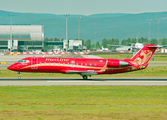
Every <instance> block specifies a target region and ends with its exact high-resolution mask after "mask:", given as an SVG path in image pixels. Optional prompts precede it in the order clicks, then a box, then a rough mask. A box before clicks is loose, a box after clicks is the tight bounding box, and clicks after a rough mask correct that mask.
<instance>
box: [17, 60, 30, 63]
mask: <svg viewBox="0 0 167 120" xmlns="http://www.w3.org/2000/svg"><path fill="white" fill-rule="evenodd" d="M17 62H18V63H28V62H29V60H19V61H17Z"/></svg>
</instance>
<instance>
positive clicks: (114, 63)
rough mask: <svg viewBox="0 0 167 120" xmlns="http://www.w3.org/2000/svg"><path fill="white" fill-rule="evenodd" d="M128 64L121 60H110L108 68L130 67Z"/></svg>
mask: <svg viewBox="0 0 167 120" xmlns="http://www.w3.org/2000/svg"><path fill="white" fill-rule="evenodd" d="M128 65H129V63H128V62H124V61H121V60H108V62H107V66H108V67H121V66H128Z"/></svg>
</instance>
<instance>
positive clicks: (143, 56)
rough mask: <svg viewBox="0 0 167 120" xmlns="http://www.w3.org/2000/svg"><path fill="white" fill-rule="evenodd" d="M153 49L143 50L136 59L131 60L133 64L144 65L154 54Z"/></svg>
mask: <svg viewBox="0 0 167 120" xmlns="http://www.w3.org/2000/svg"><path fill="white" fill-rule="evenodd" d="M152 53H153V52H152V51H151V50H143V51H142V52H141V53H140V55H139V56H138V57H137V58H136V59H135V60H134V61H131V63H132V64H134V65H136V66H137V65H142V64H144V63H146V62H148V61H149V59H150V58H151V56H152Z"/></svg>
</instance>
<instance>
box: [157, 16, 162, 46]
mask: <svg viewBox="0 0 167 120" xmlns="http://www.w3.org/2000/svg"><path fill="white" fill-rule="evenodd" d="M156 21H157V22H158V43H159V22H160V21H161V20H160V19H158V20H156Z"/></svg>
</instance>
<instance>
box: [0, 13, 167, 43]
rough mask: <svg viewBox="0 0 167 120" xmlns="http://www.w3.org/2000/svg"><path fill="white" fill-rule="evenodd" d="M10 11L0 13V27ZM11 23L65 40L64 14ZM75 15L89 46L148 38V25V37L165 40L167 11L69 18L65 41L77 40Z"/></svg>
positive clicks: (25, 16) (19, 17)
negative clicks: (30, 26)
mask: <svg viewBox="0 0 167 120" xmlns="http://www.w3.org/2000/svg"><path fill="white" fill-rule="evenodd" d="M10 13H11V12H7V11H0V24H10V16H9V14H10ZM12 14H13V24H35V25H36V24H37V25H43V26H44V34H45V37H48V38H55V37H57V38H60V39H61V38H65V35H66V32H65V30H66V24H65V23H66V22H65V20H66V19H65V16H64V15H55V14H46V13H45V14H41V13H40V14H37V13H16V12H15V13H14V12H12ZM78 16H80V17H81V18H80V38H82V39H84V40H87V39H91V41H92V43H95V42H96V41H99V42H101V41H102V39H103V38H110V39H111V38H118V39H119V40H120V41H121V40H122V39H127V38H136V37H139V38H140V37H144V38H146V37H147V38H148V33H149V23H148V19H152V20H151V23H150V38H151V39H152V38H156V39H157V38H158V22H157V21H156V20H157V19H160V20H161V21H160V24H159V38H167V12H157V13H141V14H124V13H116V14H113V13H111V14H95V15H89V16H83V15H69V16H68V38H69V39H76V38H78V18H77V17H78Z"/></svg>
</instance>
